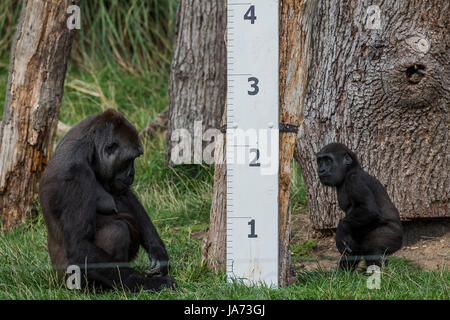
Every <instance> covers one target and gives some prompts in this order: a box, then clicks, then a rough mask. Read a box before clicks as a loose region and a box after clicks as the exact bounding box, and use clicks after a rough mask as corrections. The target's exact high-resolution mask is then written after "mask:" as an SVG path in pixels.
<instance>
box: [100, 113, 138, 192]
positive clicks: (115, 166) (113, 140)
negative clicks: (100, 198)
mask: <svg viewBox="0 0 450 320" xmlns="http://www.w3.org/2000/svg"><path fill="white" fill-rule="evenodd" d="M96 121H97V123H96V125H95V126H94V128H95V131H94V145H95V160H94V162H95V164H94V167H95V172H96V175H97V178H98V180H99V181H100V183H101V184H102V185H103V186H104V188H105V189H106V190H107V191H109V192H111V193H113V194H120V193H123V192H125V191H127V190H128V189H129V187H130V186H131V185H132V184H133V181H134V160H135V159H136V158H137V157H139V156H140V155H142V153H143V148H142V145H141V143H140V141H139V136H138V132H137V131H136V129H135V128H134V127H133V125H132V124H131V123H129V122H128V120H127V119H125V117H124V116H123V115H121V114H120V113H119V112H117V111H115V110H113V109H108V110H106V111H105V112H103V113H102V114H100V115H99V116H98V118H97V119H96Z"/></svg>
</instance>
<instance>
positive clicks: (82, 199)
mask: <svg viewBox="0 0 450 320" xmlns="http://www.w3.org/2000/svg"><path fill="white" fill-rule="evenodd" d="M70 171H71V172H72V173H73V174H71V175H70V176H71V178H72V179H70V181H69V182H68V183H65V184H61V186H60V189H59V192H62V193H60V195H61V196H62V197H64V198H63V199H64V201H63V203H64V205H63V207H62V208H60V209H61V219H60V221H61V229H62V230H61V231H62V234H63V241H64V246H65V249H66V253H67V259H68V263H69V265H73V264H75V265H79V266H80V268H81V269H82V270H83V271H84V272H85V273H86V275H87V280H88V282H93V283H96V284H97V285H100V286H102V287H104V288H113V287H117V286H118V287H120V286H121V285H124V286H125V287H126V288H128V289H129V290H131V291H136V290H138V287H139V286H141V285H143V284H144V278H143V277H141V276H140V275H139V274H138V273H137V272H135V271H134V270H133V269H131V268H127V267H121V268H120V271H119V270H118V268H117V267H115V266H111V267H105V266H103V267H102V266H100V265H99V264H102V263H110V262H111V261H114V259H113V258H112V257H111V256H110V255H108V253H106V251H104V250H103V249H101V248H99V247H98V246H96V245H95V233H96V229H95V226H96V222H95V219H96V202H97V193H96V192H95V191H97V190H91V188H94V189H95V188H96V186H97V182H96V179H95V175H94V173H93V172H92V170H91V169H90V168H89V167H88V166H84V165H75V166H73V167H72V168H71V170H70ZM71 198H73V199H71ZM86 264H88V265H91V266H88V267H87V270H86V268H85V266H86ZM92 264H94V265H92ZM95 264H97V265H95Z"/></svg>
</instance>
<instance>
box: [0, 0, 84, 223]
mask: <svg viewBox="0 0 450 320" xmlns="http://www.w3.org/2000/svg"><path fill="white" fill-rule="evenodd" d="M78 3H79V1H72V0H59V1H28V0H24V1H23V7H22V14H21V17H20V20H19V24H18V26H17V31H16V36H15V40H14V44H13V51H12V55H11V66H10V72H9V79H8V86H7V92H6V102H5V108H4V113H3V121H2V122H1V125H0V219H1V224H2V228H4V229H11V228H13V227H15V226H17V225H18V224H19V223H20V222H22V221H23V219H24V217H25V214H26V212H28V211H29V208H30V203H31V201H32V197H33V195H34V193H35V191H36V183H37V181H38V179H39V177H40V175H41V173H42V171H43V170H44V168H45V166H46V164H47V162H48V159H49V157H50V154H51V151H52V149H53V138H54V136H55V132H56V127H57V124H58V115H59V107H60V104H61V99H62V94H63V90H64V79H65V74H66V67H67V59H68V57H69V53H70V49H71V47H72V38H73V32H74V31H71V30H69V28H68V26H67V19H68V18H69V14H68V13H67V8H68V7H69V6H70V5H73V4H78Z"/></svg>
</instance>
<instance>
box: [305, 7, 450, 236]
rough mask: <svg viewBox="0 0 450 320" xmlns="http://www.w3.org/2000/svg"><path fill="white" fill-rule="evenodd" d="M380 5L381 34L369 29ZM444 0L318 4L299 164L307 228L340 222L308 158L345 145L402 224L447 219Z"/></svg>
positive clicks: (449, 120)
mask: <svg viewBox="0 0 450 320" xmlns="http://www.w3.org/2000/svg"><path fill="white" fill-rule="evenodd" d="M373 4H375V5H377V4H378V5H379V8H380V13H381V15H380V16H381V29H380V30H372V29H369V28H367V25H366V20H367V17H368V14H367V8H368V7H369V5H373ZM449 14H450V8H449V1H448V0H433V1H420V0H415V1H410V0H400V1H394V0H391V1H356V0H355V1H337V0H335V1H319V2H318V4H317V7H316V8H315V9H314V11H313V13H312V16H313V30H314V32H313V34H312V38H311V39H310V41H309V42H310V50H311V52H312V61H311V67H310V68H309V75H308V88H307V96H306V99H305V101H304V107H303V113H302V120H303V123H302V126H301V130H300V132H299V136H298V145H297V147H298V148H297V151H298V152H296V158H297V159H298V160H299V162H300V165H301V168H302V172H303V177H304V180H305V183H306V185H307V190H308V198H309V207H310V210H311V217H312V222H313V225H314V227H315V228H317V229H328V228H334V227H336V225H337V222H338V220H339V219H340V218H341V217H342V216H343V212H342V211H341V210H339V208H338V205H337V199H336V195H335V193H336V192H335V191H334V190H333V189H332V188H326V187H323V186H321V185H320V183H319V180H318V179H317V176H316V161H315V153H316V152H317V151H318V150H320V148H321V147H323V146H324V145H325V144H327V143H329V142H335V141H336V142H342V143H345V144H346V145H348V146H349V147H350V148H351V149H353V150H354V151H356V153H357V154H358V156H359V158H360V161H361V163H362V166H363V167H364V169H365V170H367V171H368V172H369V173H370V174H372V175H374V176H376V177H377V178H378V179H379V180H380V181H381V182H382V183H383V184H384V185H385V186H386V188H387V191H388V193H389V195H390V197H391V198H392V200H393V202H394V203H395V205H396V206H397V208H398V209H399V211H400V214H401V217H402V218H403V220H407V219H414V218H431V217H434V218H435V217H449V216H450V213H449V208H448V204H449V198H450V170H449V168H450V166H449V165H450V144H449V135H450V131H449V126H450V116H449V111H448V106H449V99H450V91H449V90H450V89H449V88H450V86H449V81H450V69H449V63H448V61H449V60H450V50H449V45H450V44H449V39H450V36H449V22H450V16H449Z"/></svg>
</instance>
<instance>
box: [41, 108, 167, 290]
mask: <svg viewBox="0 0 450 320" xmlns="http://www.w3.org/2000/svg"><path fill="white" fill-rule="evenodd" d="M142 153H143V148H142V145H141V144H140V142H139V138H138V133H137V131H136V129H135V128H134V127H133V126H132V125H131V124H130V123H129V122H128V121H127V120H126V119H125V118H124V117H123V116H122V115H121V114H120V113H118V112H117V111H114V110H112V109H109V110H106V111H105V112H103V113H100V114H97V115H93V116H90V117H88V118H86V119H85V120H83V121H81V122H80V123H78V124H77V125H76V126H74V127H73V128H72V129H71V130H70V131H69V132H68V133H67V134H66V135H65V136H64V138H63V139H62V140H61V142H60V143H59V144H58V146H57V148H56V151H55V153H54V155H53V157H52V159H51V161H50V163H49V164H48V167H47V169H46V170H45V172H44V174H43V176H42V179H41V182H40V186H39V198H40V202H41V206H42V211H43V213H44V217H45V222H46V224H47V230H48V250H49V254H50V258H51V261H52V264H53V265H54V266H55V267H57V268H58V269H59V270H64V268H65V267H67V266H68V265H79V266H80V268H81V270H82V271H83V277H82V280H83V284H85V285H86V281H85V280H87V284H89V285H94V286H97V287H101V288H113V287H119V288H120V287H122V286H123V287H124V288H125V289H127V290H130V291H138V290H139V289H140V288H143V289H147V290H159V289H161V288H162V287H164V286H168V287H173V286H175V284H174V282H173V280H172V279H171V278H170V277H169V276H168V275H167V274H168V266H169V264H168V263H169V257H168V255H167V251H166V248H165V246H164V243H163V242H162V240H161V238H160V237H159V235H158V232H157V231H156V229H155V227H154V226H153V223H152V222H151V220H150V218H149V216H148V214H147V212H146V211H145V209H144V208H143V206H142V205H141V203H140V202H139V200H138V199H137V198H136V196H135V195H134V194H133V192H132V191H131V189H130V186H131V184H132V183H133V180H134V160H135V159H136V158H137V157H139V156H140V155H141V154H142ZM140 245H142V246H143V248H144V249H145V250H146V251H147V252H148V255H149V258H150V261H151V265H149V267H154V266H155V265H159V273H160V275H159V276H153V277H147V276H144V275H142V274H140V273H138V272H137V271H135V270H133V269H132V268H130V267H128V265H127V263H128V262H130V261H132V260H133V259H134V258H135V257H136V254H137V252H138V249H139V246H140ZM118 266H120V268H119V267H118Z"/></svg>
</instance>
